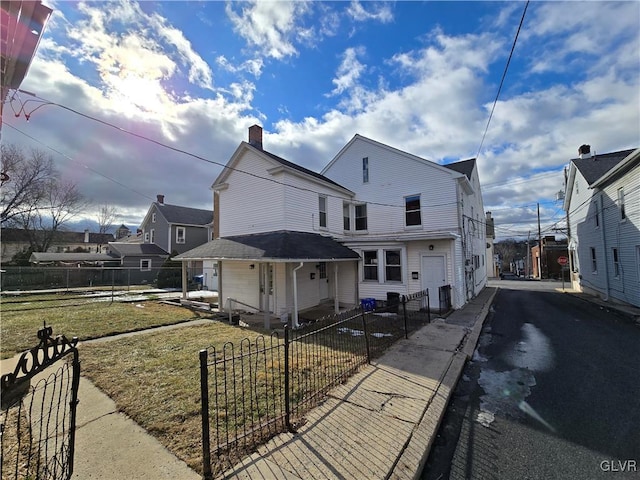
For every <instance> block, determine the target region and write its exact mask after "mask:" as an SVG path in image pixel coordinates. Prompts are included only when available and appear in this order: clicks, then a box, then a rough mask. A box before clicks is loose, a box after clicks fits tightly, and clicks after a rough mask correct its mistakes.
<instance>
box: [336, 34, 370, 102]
mask: <svg viewBox="0 0 640 480" xmlns="http://www.w3.org/2000/svg"><path fill="white" fill-rule="evenodd" d="M364 54H365V48H364V47H362V46H360V47H352V48H348V49H347V50H345V51H344V53H343V54H342V62H341V63H340V66H339V67H338V71H337V75H338V76H337V77H336V78H334V79H333V80H331V82H332V83H333V84H334V85H335V86H336V88H334V89H333V90H332V91H331V94H330V96H333V95H339V94H341V93H343V92H344V91H346V90H349V89H351V88H353V87H354V86H355V85H356V84H357V81H358V78H360V75H361V74H362V73H363V72H364V71H365V69H366V65H364V64H363V63H360V61H359V60H358V56H363V55H364Z"/></svg>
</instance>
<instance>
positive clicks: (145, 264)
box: [140, 258, 151, 272]
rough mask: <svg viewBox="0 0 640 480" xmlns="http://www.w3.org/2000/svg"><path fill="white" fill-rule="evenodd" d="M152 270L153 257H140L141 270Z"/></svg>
mask: <svg viewBox="0 0 640 480" xmlns="http://www.w3.org/2000/svg"><path fill="white" fill-rule="evenodd" d="M149 270H151V259H149V258H141V259H140V271H141V272H148V271H149Z"/></svg>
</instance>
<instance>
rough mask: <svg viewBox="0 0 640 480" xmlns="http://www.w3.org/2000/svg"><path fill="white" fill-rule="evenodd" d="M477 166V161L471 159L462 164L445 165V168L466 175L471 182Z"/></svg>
mask: <svg viewBox="0 0 640 480" xmlns="http://www.w3.org/2000/svg"><path fill="white" fill-rule="evenodd" d="M475 166H476V159H475V158H470V159H469V160H462V161H460V162H454V163H449V164H447V165H443V167H447V168H449V169H451V170H453V171H455V172H458V173H462V174H463V175H466V176H467V178H468V179H469V181H471V175H473V169H474V168H475Z"/></svg>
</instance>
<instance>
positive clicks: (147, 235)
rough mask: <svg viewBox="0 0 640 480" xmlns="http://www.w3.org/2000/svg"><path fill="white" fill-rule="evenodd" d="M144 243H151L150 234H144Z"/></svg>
mask: <svg viewBox="0 0 640 480" xmlns="http://www.w3.org/2000/svg"><path fill="white" fill-rule="evenodd" d="M144 243H149V232H144Z"/></svg>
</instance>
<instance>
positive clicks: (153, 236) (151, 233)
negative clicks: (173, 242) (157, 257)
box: [149, 228, 156, 243]
mask: <svg viewBox="0 0 640 480" xmlns="http://www.w3.org/2000/svg"><path fill="white" fill-rule="evenodd" d="M149 242H151V243H156V231H155V229H153V228H152V229H151V230H150V231H149Z"/></svg>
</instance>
